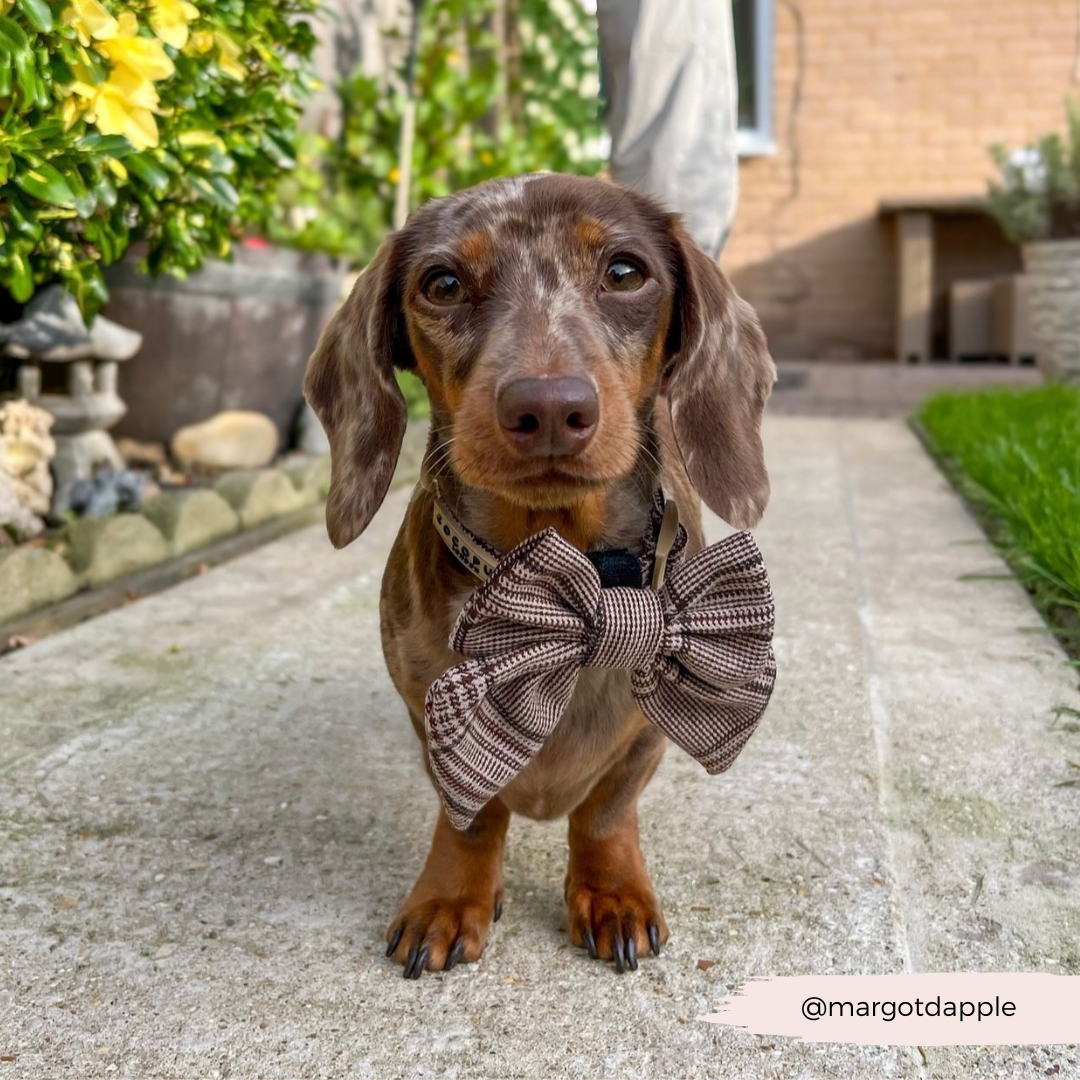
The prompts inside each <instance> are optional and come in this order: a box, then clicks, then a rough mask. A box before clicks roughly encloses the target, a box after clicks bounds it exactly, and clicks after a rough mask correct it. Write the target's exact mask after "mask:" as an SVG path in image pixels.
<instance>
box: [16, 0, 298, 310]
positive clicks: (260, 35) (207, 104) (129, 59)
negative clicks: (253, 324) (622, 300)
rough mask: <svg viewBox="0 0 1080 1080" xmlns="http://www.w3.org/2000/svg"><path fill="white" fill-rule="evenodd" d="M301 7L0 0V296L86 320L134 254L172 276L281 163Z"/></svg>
mask: <svg viewBox="0 0 1080 1080" xmlns="http://www.w3.org/2000/svg"><path fill="white" fill-rule="evenodd" d="M316 5H317V0H195V2H192V0H126V2H123V3H121V2H119V0H67V2H62V3H50V2H48V0H0V289H3V290H6V291H7V292H8V293H9V294H10V296H11V297H12V298H13V299H14V300H15V301H17V302H19V303H22V302H25V301H26V300H28V299H29V298H30V296H31V295H32V294H33V292H34V290H35V288H36V287H37V286H38V285H41V284H43V283H46V282H49V281H54V280H59V281H60V282H62V283H63V285H64V286H65V288H67V289H68V290H69V291H71V292H72V293H73V294H74V295H75V297H76V299H77V300H78V301H79V303H80V305H81V306H82V308H83V310H84V312H86V313H91V312H93V311H94V310H96V309H97V308H98V307H99V306H100V305H101V304H102V303H104V301H105V299H106V291H105V283H104V277H103V274H102V268H103V267H104V266H107V265H109V264H110V263H113V262H115V261H116V260H117V259H119V258H120V257H121V256H122V255H123V253H124V252H125V250H126V249H127V248H128V246H129V245H130V244H131V243H132V242H133V241H135V240H139V239H141V240H146V241H147V243H148V254H147V257H146V267H147V269H148V270H149V271H151V272H152V273H160V272H162V271H168V272H170V273H173V274H177V275H180V276H183V275H185V274H187V273H188V272H190V271H192V270H195V269H197V268H198V266H199V265H200V264H201V262H202V260H203V258H204V257H206V256H208V255H213V256H225V255H227V253H228V251H229V248H230V244H231V242H232V240H233V239H234V237H235V236H236V235H237V234H238V231H239V229H240V228H241V226H242V224H243V223H254V224H255V225H256V226H261V225H262V224H263V223H265V221H266V220H267V218H268V217H269V216H270V209H269V204H268V198H269V197H270V196H271V195H272V194H273V192H274V189H275V187H276V183H277V181H278V178H279V177H280V175H281V173H282V172H283V171H287V170H289V169H291V168H292V167H293V165H294V163H295V160H294V159H295V154H296V141H297V127H296V121H297V117H298V115H299V112H300V108H301V103H302V101H303V99H304V98H305V97H306V95H307V93H308V84H309V74H308V61H309V59H310V57H311V54H312V51H313V49H314V45H315V37H314V35H313V33H312V31H311V27H310V26H309V24H308V22H307V21H306V19H305V18H304V16H306V15H309V14H311V13H312V12H314V11H315V8H316Z"/></svg>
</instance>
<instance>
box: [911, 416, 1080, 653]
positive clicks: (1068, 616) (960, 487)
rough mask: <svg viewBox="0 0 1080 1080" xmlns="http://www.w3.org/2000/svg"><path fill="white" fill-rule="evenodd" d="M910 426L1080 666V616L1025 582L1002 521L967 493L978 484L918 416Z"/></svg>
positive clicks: (995, 549)
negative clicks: (1002, 535) (1043, 597)
mask: <svg viewBox="0 0 1080 1080" xmlns="http://www.w3.org/2000/svg"><path fill="white" fill-rule="evenodd" d="M907 423H908V427H909V428H910V429H911V430H912V432H913V433H914V435H915V437H916V438H917V439H918V440H919V442H920V443H921V444H922V447H923V449H924V450H925V451H926V455H927V457H929V458H930V460H931V461H933V462H934V464H935V465H936V466H937V468H938V471H939V472H940V473H941V475H942V476H944V477H945V479H946V480H948V482H949V486H950V487H951V488H952V489H953V491H955V492H956V494H957V496H958V497H959V499H960V501H961V502H962V503H963V504H964V507H965V509H966V510H967V512H968V513H969V514H970V515H971V516H972V517H973V518H974V519H975V522H976V524H978V526H979V528H980V529H982V531H983V535H984V536H985V537H986V540H987V543H989V544H990V545H991V547H993V549H994V551H995V552H997V554H998V555H999V556H1000V557H1001V559H1002V561H1003V562H1004V563H1005V565H1006V566H1007V567H1008V568H1009V572H1010V573H1011V574H1012V575H1013V577H1014V578H1016V581H1017V583H1018V584H1019V585H1020V587H1021V588H1022V589H1023V590H1024V592H1025V593H1027V595H1028V599H1029V600H1030V601H1031V606H1032V607H1033V608H1034V609H1035V610H1036V611H1037V612H1038V614H1039V617H1040V618H1041V619H1042V620H1043V621H1044V622H1045V623H1046V625H1047V627H1048V628H1049V629H1050V630H1051V632H1054V631H1064V632H1065V633H1066V634H1068V635H1069V636H1063V634H1061V633H1054V634H1053V637H1054V640H1055V641H1056V642H1057V643H1058V644H1059V645H1060V646H1061V648H1062V650H1063V652H1064V653H1065V655H1066V656H1068V657H1069V659H1070V661H1071V662H1072V663H1073V664H1074V665H1080V615H1078V614H1077V613H1076V612H1075V611H1072V610H1071V609H1070V608H1067V607H1064V606H1062V605H1061V604H1054V603H1050V602H1047V601H1041V600H1040V599H1039V595H1038V591H1037V590H1036V589H1033V588H1032V587H1031V586H1030V585H1028V584H1027V582H1025V581H1024V579H1023V577H1022V576H1021V573H1020V570H1019V568H1018V567H1017V566H1016V564H1015V562H1014V561H1013V559H1012V558H1010V556H1009V550H1008V548H1007V547H1006V546H1005V545H1004V544H1002V542H1001V539H1000V522H999V520H998V519H997V518H996V517H995V516H994V514H993V513H992V512H991V511H990V510H988V509H987V507H986V506H985V505H984V504H983V503H982V502H980V501H979V500H978V499H975V498H973V497H972V496H971V494H970V493H969V492H968V491H967V490H965V481H968V482H972V483H973V482H974V481H971V478H970V477H969V476H968V474H967V473H966V472H965V471H964V470H963V468H961V466H960V465H958V464H957V463H956V461H955V460H954V459H953V458H952V457H951V456H950V455H948V454H946V453H945V452H944V451H943V450H941V449H940V448H939V447H938V445H937V444H936V443H935V441H934V437H933V435H931V433H930V431H929V430H928V429H927V427H926V425H925V424H924V423H923V422H922V419H921V418H920V416H919V414H918V413H917V412H913V413H910V414H909V415H908V417H907Z"/></svg>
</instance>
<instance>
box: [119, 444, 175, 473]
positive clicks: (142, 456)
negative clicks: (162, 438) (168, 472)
mask: <svg viewBox="0 0 1080 1080" xmlns="http://www.w3.org/2000/svg"><path fill="white" fill-rule="evenodd" d="M116 449H117V450H119V451H120V456H121V457H122V458H123V459H124V461H125V462H126V463H127V464H128V465H146V466H153V467H155V468H157V467H158V466H161V465H167V464H168V463H169V457H168V454H166V452H165V444H164V443H156V442H139V441H137V440H136V439H117V440H116Z"/></svg>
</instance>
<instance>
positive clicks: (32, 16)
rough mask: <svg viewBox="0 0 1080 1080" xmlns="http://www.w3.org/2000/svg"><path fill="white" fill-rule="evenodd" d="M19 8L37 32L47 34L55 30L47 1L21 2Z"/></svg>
mask: <svg viewBox="0 0 1080 1080" xmlns="http://www.w3.org/2000/svg"><path fill="white" fill-rule="evenodd" d="M19 7H20V8H21V9H22V11H23V13H24V14H25V15H26V18H27V19H28V20H29V22H30V25H31V26H33V27H34V29H35V30H40V31H41V32H42V33H43V34H47V33H48V32H49V31H50V30H51V29H52V28H53V18H52V12H51V11H50V10H49V5H48V4H46V3H45V0H19Z"/></svg>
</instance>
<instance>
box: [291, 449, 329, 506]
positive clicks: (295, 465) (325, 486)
mask: <svg viewBox="0 0 1080 1080" xmlns="http://www.w3.org/2000/svg"><path fill="white" fill-rule="evenodd" d="M281 471H282V472H283V473H284V474H285V475H286V476H287V477H288V478H289V479H290V480H291V481H292V482H293V485H294V486H295V487H296V490H297V491H299V492H300V494H301V495H303V497H304V500H305V501H306V502H309V503H315V502H319V501H321V500H322V499H325V498H326V494H327V492H328V491H329V490H330V458H329V457H328V456H320V457H308V456H306V455H304V454H297V455H296V456H295V457H291V458H289V459H288V460H286V461H284V462H282V464H281Z"/></svg>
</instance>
